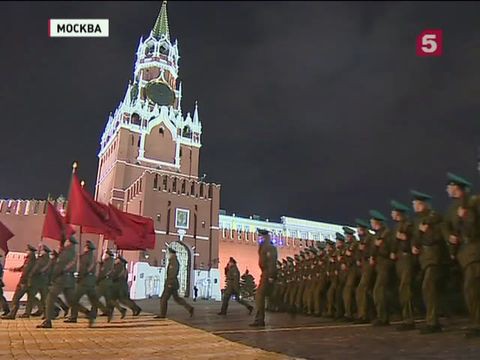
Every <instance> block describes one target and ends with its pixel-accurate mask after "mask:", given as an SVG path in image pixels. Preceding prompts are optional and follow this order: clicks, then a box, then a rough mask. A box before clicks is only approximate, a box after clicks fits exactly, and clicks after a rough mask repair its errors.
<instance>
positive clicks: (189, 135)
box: [182, 126, 192, 138]
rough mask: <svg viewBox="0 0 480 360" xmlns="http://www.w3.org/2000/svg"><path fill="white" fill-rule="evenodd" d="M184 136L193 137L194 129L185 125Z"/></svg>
mask: <svg viewBox="0 0 480 360" xmlns="http://www.w3.org/2000/svg"><path fill="white" fill-rule="evenodd" d="M182 136H183V137H186V138H191V137H192V130H190V127H188V126H185V127H184V128H183V135H182Z"/></svg>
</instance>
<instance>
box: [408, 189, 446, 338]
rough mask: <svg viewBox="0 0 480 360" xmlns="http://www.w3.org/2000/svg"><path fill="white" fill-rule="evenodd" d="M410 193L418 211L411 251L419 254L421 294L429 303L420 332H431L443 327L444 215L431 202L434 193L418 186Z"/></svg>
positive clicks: (415, 209) (414, 206)
mask: <svg viewBox="0 0 480 360" xmlns="http://www.w3.org/2000/svg"><path fill="white" fill-rule="evenodd" d="M411 194H412V197H413V210H414V211H415V214H416V217H415V222H414V227H413V231H414V236H413V246H412V253H413V255H417V256H418V259H419V262H420V266H421V269H422V271H423V282H422V297H423V302H424V304H425V307H426V326H425V327H424V328H423V329H421V330H420V333H421V334H430V333H434V332H440V331H442V327H441V326H440V323H439V321H438V317H439V315H438V311H439V300H440V299H439V298H440V281H441V275H442V270H443V269H442V267H443V266H444V264H445V255H446V254H447V251H448V250H447V249H446V244H445V240H444V239H443V234H442V230H443V229H442V226H443V224H442V217H441V216H440V215H439V214H437V213H436V212H435V211H434V210H432V209H431V206H430V204H429V201H430V200H431V199H432V197H431V196H430V195H427V194H424V193H421V192H418V191H415V190H413V191H411ZM446 250H447V251H446Z"/></svg>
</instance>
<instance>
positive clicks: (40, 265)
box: [20, 244, 50, 318]
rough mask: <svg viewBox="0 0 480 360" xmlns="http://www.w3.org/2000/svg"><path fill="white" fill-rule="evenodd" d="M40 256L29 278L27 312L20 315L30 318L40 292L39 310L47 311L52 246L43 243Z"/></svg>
mask: <svg viewBox="0 0 480 360" xmlns="http://www.w3.org/2000/svg"><path fill="white" fill-rule="evenodd" d="M38 255H39V256H38V258H37V260H36V261H35V265H34V266H33V269H32V272H31V275H30V277H29V279H28V292H27V294H28V298H27V307H26V309H25V313H24V314H22V315H21V316H20V317H22V318H29V317H30V315H31V313H32V308H33V305H34V302H35V300H36V299H37V298H36V296H37V294H38V293H40V301H39V302H37V306H38V311H40V312H42V313H43V312H44V311H45V302H46V301H47V294H48V275H49V273H48V271H49V268H50V248H49V247H48V246H47V245H45V244H41V245H40V246H39V249H38Z"/></svg>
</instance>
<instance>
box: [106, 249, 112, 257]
mask: <svg viewBox="0 0 480 360" xmlns="http://www.w3.org/2000/svg"><path fill="white" fill-rule="evenodd" d="M105 254H107V255H108V256H113V252H112V250H110V249H107V251H105Z"/></svg>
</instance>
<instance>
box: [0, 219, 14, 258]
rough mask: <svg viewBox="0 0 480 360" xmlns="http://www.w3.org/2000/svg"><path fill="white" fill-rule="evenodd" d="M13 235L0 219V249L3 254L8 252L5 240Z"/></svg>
mask: <svg viewBox="0 0 480 360" xmlns="http://www.w3.org/2000/svg"><path fill="white" fill-rule="evenodd" d="M12 237H13V233H12V232H11V231H10V230H9V229H8V228H7V227H6V226H5V225H3V224H2V222H1V221H0V249H2V250H3V251H4V252H5V255H7V253H8V244H7V241H8V240H10V239H11V238H12Z"/></svg>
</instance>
